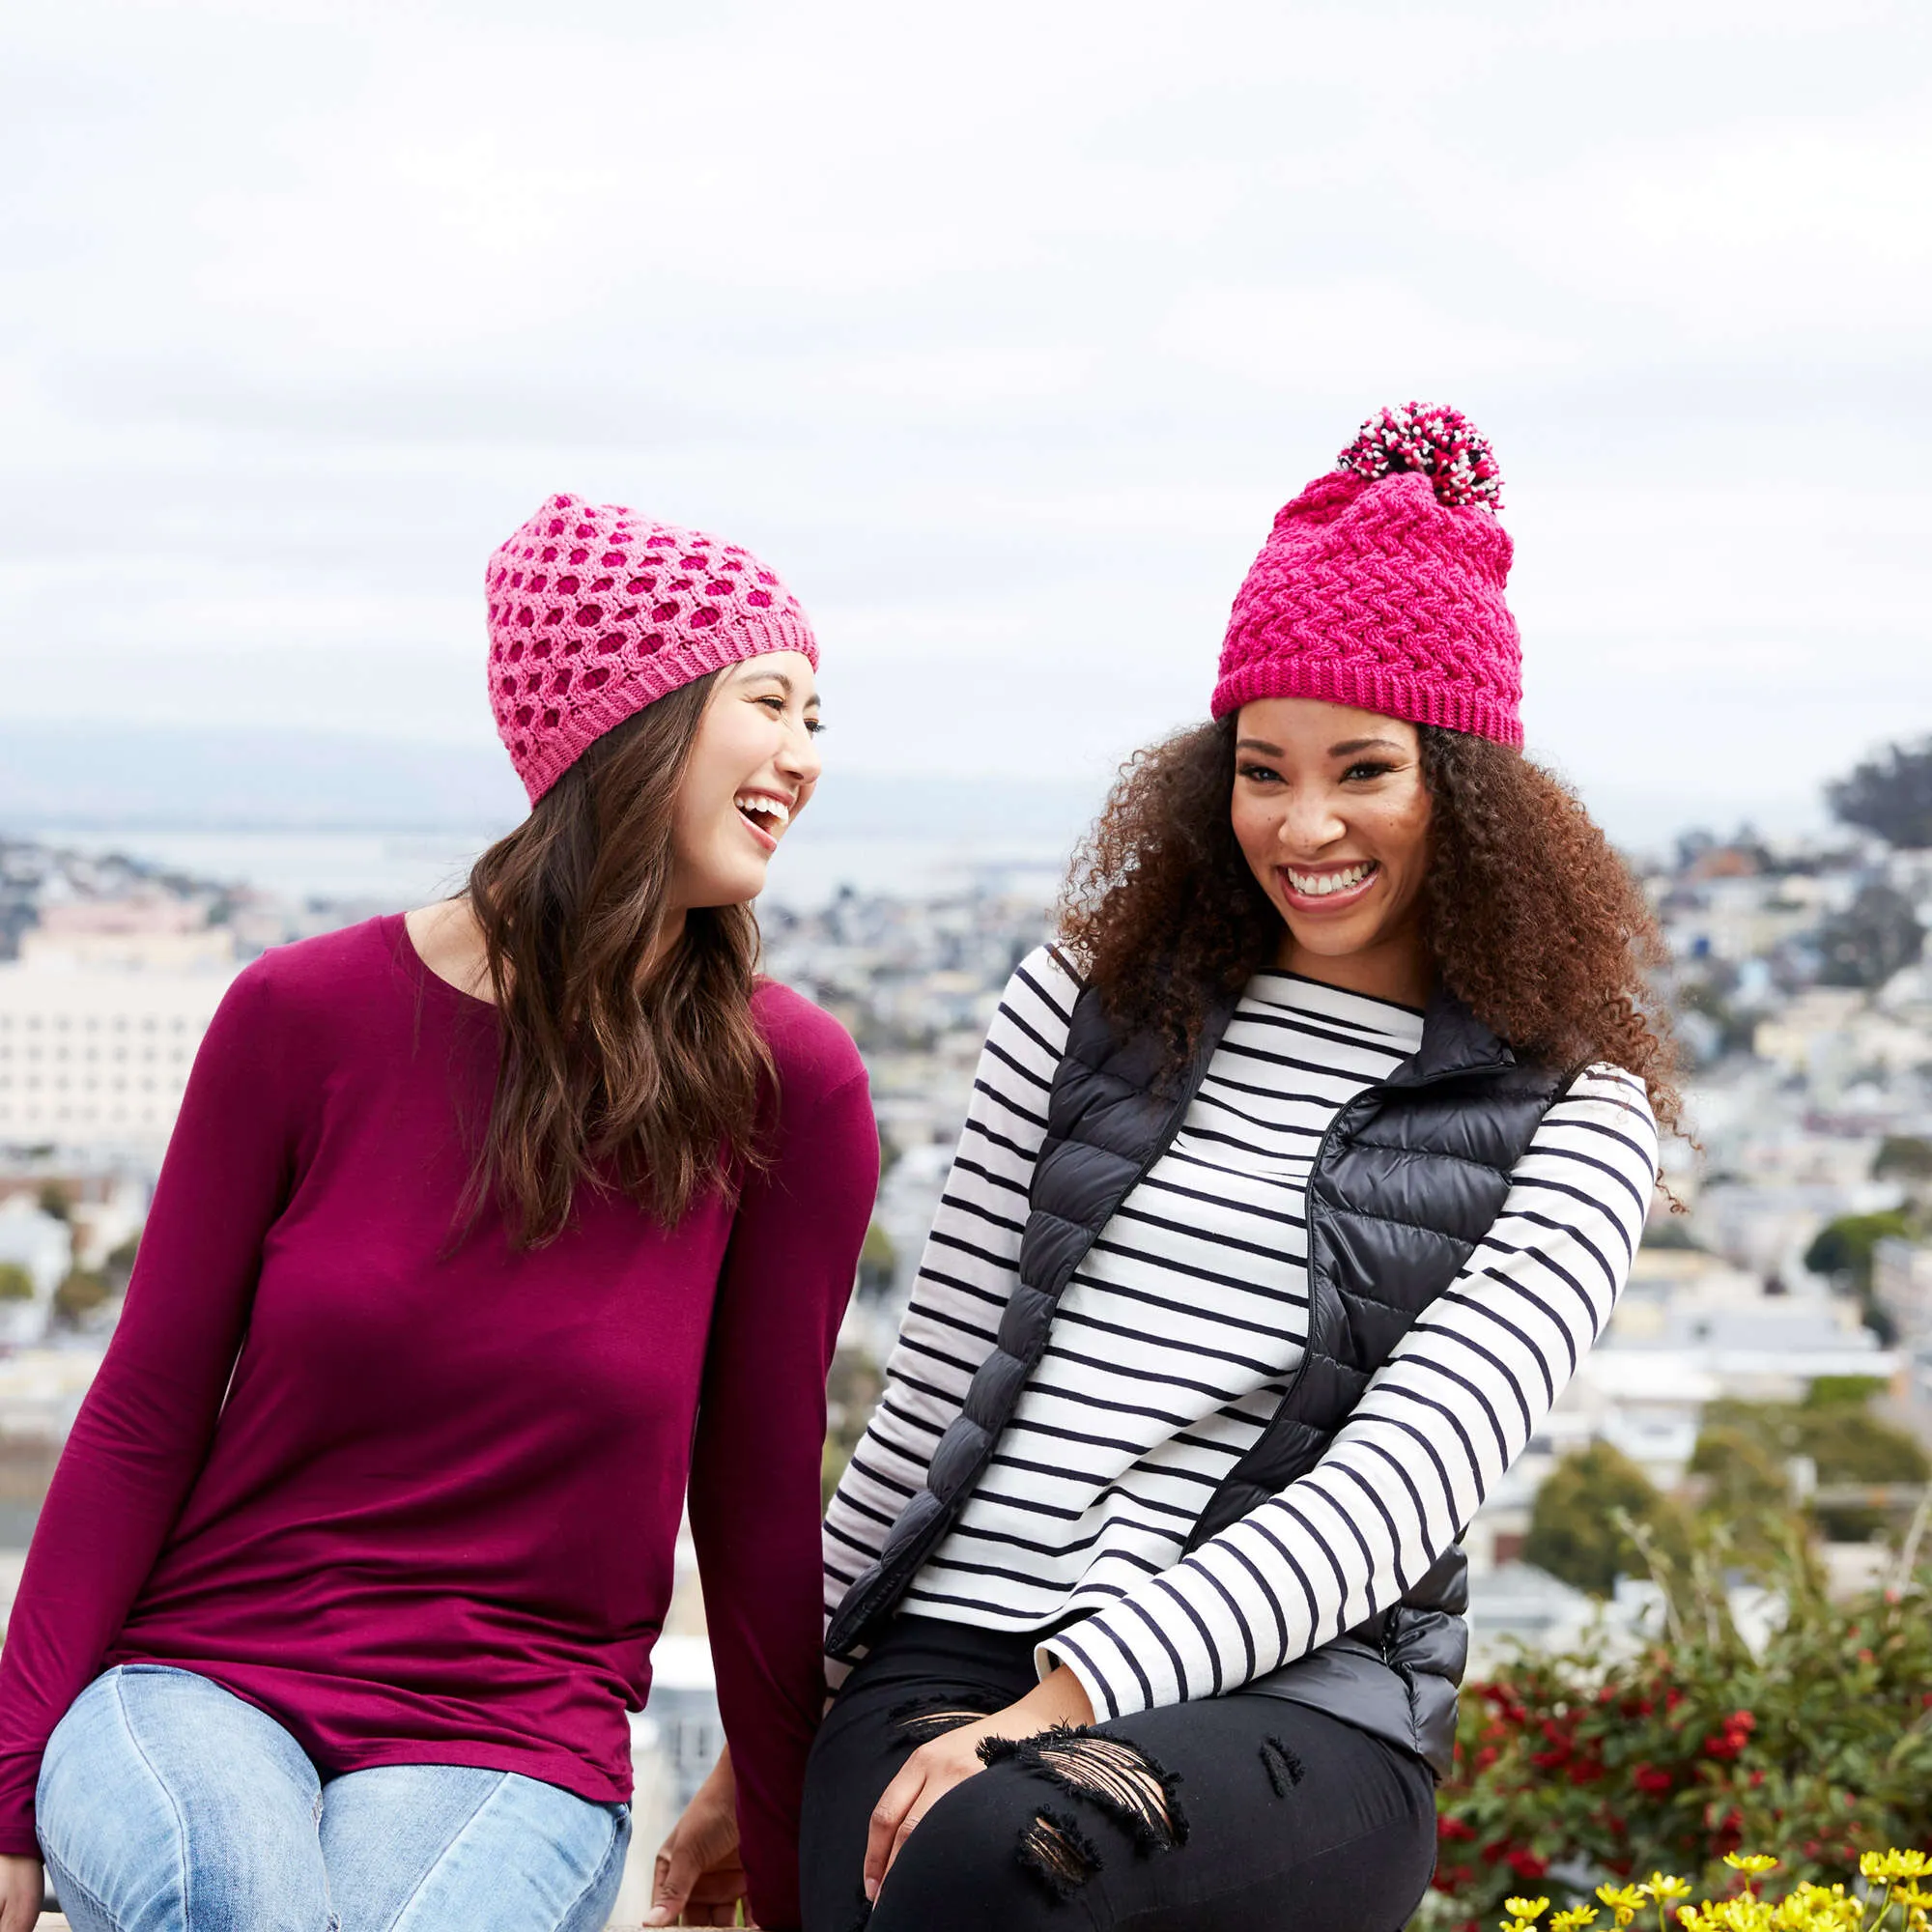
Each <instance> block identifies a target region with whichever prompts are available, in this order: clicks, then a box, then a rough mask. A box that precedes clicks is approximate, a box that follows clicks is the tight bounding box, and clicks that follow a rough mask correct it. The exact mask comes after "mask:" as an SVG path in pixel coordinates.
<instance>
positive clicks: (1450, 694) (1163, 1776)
mask: <svg viewBox="0 0 1932 1932" xmlns="http://www.w3.org/2000/svg"><path fill="white" fill-rule="evenodd" d="M1496 497H1497V488H1496V479H1495V466H1494V464H1493V462H1492V459H1491V458H1490V455H1489V452H1488V451H1487V449H1486V448H1485V447H1484V445H1483V444H1482V443H1481V442H1480V440H1477V439H1476V438H1475V436H1474V435H1473V433H1472V432H1471V431H1470V430H1469V429H1468V426H1467V425H1466V424H1465V423H1464V422H1463V419H1462V418H1461V417H1460V416H1458V415H1457V414H1456V413H1455V412H1452V411H1447V410H1437V409H1425V408H1422V407H1420V406H1417V405H1410V406H1409V407H1408V408H1407V409H1406V410H1402V411H1390V412H1383V414H1382V415H1381V416H1380V417H1378V418H1377V419H1376V420H1375V421H1373V422H1371V423H1370V424H1369V425H1368V426H1367V427H1366V428H1365V430H1364V432H1363V434H1362V436H1361V437H1360V438H1359V439H1358V440H1357V441H1356V442H1355V443H1353V444H1352V445H1351V446H1350V448H1349V449H1348V450H1347V451H1345V452H1344V454H1343V457H1342V459H1341V463H1340V467H1339V468H1338V469H1335V470H1334V471H1332V472H1330V473H1329V474H1326V475H1323V476H1321V477H1319V478H1318V479H1317V480H1316V481H1315V482H1314V483H1312V484H1311V485H1310V486H1309V487H1308V489H1306V490H1305V491H1303V492H1302V494H1301V495H1300V496H1299V497H1295V499H1294V500H1293V502H1291V503H1290V504H1289V505H1288V506H1287V507H1286V508H1285V509H1284V510H1283V511H1282V512H1281V513H1280V515H1279V516H1278V517H1277V518H1276V520H1275V524H1274V527H1273V530H1272V531H1271V533H1270V534H1269V536H1268V538H1267V541H1266V543H1265V544H1264V546H1263V549H1262V552H1261V554H1260V557H1259V558H1258V559H1257V561H1256V563H1255V565H1254V568H1253V569H1252V570H1251V571H1250V573H1249V575H1248V578H1247V580H1246V582H1244V583H1243V584H1242V586H1241V590H1240V593H1239V595H1238V596H1237V598H1236V602H1235V608H1234V615H1233V620H1232V622H1231V624H1230V627H1229V630H1228V635H1227V640H1226V643H1225V645H1224V647H1223V650H1222V655H1221V675H1220V681H1219V683H1218V685H1217V686H1216V688H1215V692H1214V696H1213V703H1212V714H1213V715H1212V722H1210V723H1208V724H1205V725H1200V726H1198V727H1196V728H1194V729H1191V730H1187V731H1183V732H1181V733H1180V734H1179V736H1178V737H1175V738H1172V739H1170V740H1169V741H1168V742H1166V743H1165V744H1162V745H1159V746H1156V747H1155V748H1153V749H1152V750H1151V751H1148V752H1145V753H1141V754H1140V755H1139V756H1138V757H1137V758H1135V759H1134V760H1133V761H1132V762H1131V763H1130V764H1129V765H1128V767H1127V768H1126V770H1125V772H1124V775H1123V776H1122V780H1121V781H1120V783H1119V784H1118V785H1117V787H1116V789H1115V791H1114V793H1113V795H1112V797H1111V799H1110V800H1109V802H1108V805H1107V809H1106V811H1105V814H1104V816H1103V817H1102V819H1101V820H1100V823H1099V825H1098V827H1097V829H1096V831H1095V832H1094V835H1093V838H1092V840H1091V842H1090V844H1089V846H1088V848H1087V850H1086V852H1085V854H1084V857H1083V860H1082V863H1081V865H1080V866H1079V867H1078V868H1077V869H1076V873H1075V877H1074V881H1073V885H1072V887H1071V890H1070V892H1069V895H1068V897H1067V900H1066V903H1065V907H1064V918H1063V925H1062V935H1061V939H1062V943H1061V944H1060V945H1059V946H1058V947H1054V948H1049V949H1044V950H1042V951H1040V952H1036V953H1035V954H1034V955H1033V956H1032V957H1030V958H1029V959H1027V960H1026V961H1025V962H1024V963H1023V964H1022V965H1021V966H1020V968H1019V970H1018V971H1017V972H1016V973H1015V974H1014V976H1013V979H1012V982H1011V984H1010V985H1009V988H1008V990H1007V993H1006V996H1005V999H1004V1001H1003V1003H1002V1005H1001V1007H1000V1009H999V1012H998V1014H997V1015H996V1017H995V1019H994V1021H993V1023H992V1028H991V1032H990V1035H989V1037H988V1039H987V1042H986V1049H985V1054H984V1057H983V1059H982V1060H981V1062H980V1073H979V1078H978V1081H977V1083H976V1086H975V1090H974V1095H973V1101H972V1107H971V1112H970V1116H969V1119H968V1121H967V1124H966V1130H965V1137H964V1139H963V1140H962V1142H961V1144H960V1148H959V1152H958V1156H957V1159H956V1160H955V1162H954V1164H953V1168H952V1177H951V1180H950V1182H949V1184H948V1186H947V1189H946V1193H945V1198H944V1200H943V1202H942V1205H941V1207H940V1208H939V1211H938V1215H937V1217H936V1219H935V1222H934V1225H933V1229H932V1234H931V1238H930V1241H929V1243H928V1245H927V1248H926V1250H925V1254H924V1258H923V1267H922V1269H921V1273H920V1277H919V1283H918V1288H917V1292H916V1293H915V1296H914V1298H913V1301H912V1305H911V1308H910V1310H909V1312H908V1313H907V1315H906V1318H905V1322H904V1326H903V1328H902V1329H901V1331H900V1337H899V1343H898V1347H897V1348H896V1350H895V1352H894V1354H893V1357H892V1360H891V1363H890V1365H889V1368H888V1374H887V1386H886V1391H885V1394H884V1397H883V1399H882V1401H881V1402H880V1405H879V1407H878V1411H877V1413H876V1415H875V1416H874V1417H873V1419H872V1422H871V1425H870V1427H869V1428H868V1430H867V1434H866V1436H865V1438H864V1440H863V1441H862V1442H861V1443H860V1445H859V1448H858V1452H857V1454H856V1455H855V1456H854V1457H853V1459H852V1463H851V1466H850V1468H849V1469H848V1470H847V1472H846V1474H845V1477H844V1479H843V1481H842V1482H841V1483H840V1484H839V1487H838V1494H837V1496H836V1497H835V1499H834V1501H833V1504H832V1508H831V1512H830V1515H829V1517H828V1519H827V1523H826V1571H827V1581H828V1609H829V1612H830V1628H829V1634H828V1644H827V1647H828V1650H829V1652H830V1653H831V1654H832V1656H833V1657H834V1658H835V1659H838V1660H843V1661H845V1662H852V1661H854V1660H857V1662H856V1667H854V1668H852V1669H851V1672H850V1674H849V1676H847V1677H845V1679H844V1682H843V1685H842V1688H841V1689H840V1690H839V1691H838V1696H837V1699H836V1701H835V1702H834V1704H833V1706H832V1709H831V1712H830V1715H829V1716H828V1718H827V1719H826V1721H825V1724H824V1725H823V1727H822V1728H821V1730H820V1732H819V1734H818V1738H817V1740H816V1742H815V1744H814V1746H813V1748H812V1758H811V1763H810V1771H809V1773H808V1777H807V1787H806V1810H805V1823H804V1872H803V1892H804V1902H805V1925H806V1927H807V1928H808V1932H848V1928H849V1927H851V1926H853V1925H854V1924H855V1923H857V1922H859V1921H860V1920H862V1919H863V1918H865V1917H866V1913H867V1904H868V1902H869V1903H870V1907H871V1910H870V1923H871V1927H872V1932H914V1928H916V1932H950V1929H951V1928H955V1927H956V1928H961V1932H965V1928H981V1927H986V1926H999V1927H1001V1928H1002V1932H1024V1928H1027V1927H1031V1926H1036V1925H1051V1924H1056V1923H1067V1922H1073V1921H1074V1920H1077V1921H1078V1922H1080V1923H1083V1924H1087V1923H1091V1924H1094V1925H1096V1926H1116V1925H1118V1926H1132V1927H1133V1928H1135V1932H1195V1928H1203V1932H1205V1928H1207V1927H1208V1926H1210V1925H1211V1926H1216V1927H1219V1926H1225V1925H1236V1924H1238V1925H1241V1926H1243V1927H1246V1928H1249V1932H1266V1928H1273V1927H1281V1928H1287V1927H1290V1926H1293V1928H1295V1932H1345V1928H1347V1932H1355V1928H1359V1932H1395V1928H1396V1927H1398V1926H1400V1925H1401V1924H1402V1923H1403V1922H1404V1920H1405V1919H1406V1917H1407V1915H1408V1914H1409V1912H1410V1910H1411V1909H1412V1908H1413V1906H1414V1905H1415V1903H1416V1902H1417V1900H1418V1899H1419V1898H1420V1897H1421V1895H1422V1892H1423V1890H1424V1888H1425V1887H1426V1885H1427V1883H1428V1880H1429V1877H1430V1871H1431V1866H1432V1861H1433V1859H1434V1854H1435V1806H1434V1802H1433V1779H1434V1778H1435V1777H1437V1776H1441V1775H1442V1774H1443V1773H1444V1772H1445V1771H1446V1770H1447V1768H1448V1764H1449V1757H1450V1751H1451V1748H1452V1741H1453V1732H1454V1719H1455V1698H1456V1685H1457V1682H1458V1680H1459V1678H1460V1676H1461V1673H1462V1668H1463V1657H1464V1652H1465V1648H1466V1631H1465V1626H1464V1624H1463V1618H1462V1614H1461V1612H1462V1610H1463V1605H1464V1603H1465V1601H1466V1591H1465V1588H1464V1582H1463V1577H1464V1565H1463V1556H1462V1553H1461V1550H1460V1549H1459V1548H1458V1542H1457V1539H1458V1537H1459V1535H1460V1533H1461V1531H1462V1529H1463V1526H1464V1525H1465V1524H1466V1523H1467V1522H1468V1520H1469V1519H1470V1517H1471V1516H1472V1515H1473V1513H1474V1512H1475V1511H1476V1509H1477V1508H1478V1507H1479V1506H1480V1505H1481V1503H1482V1501H1483V1498H1484V1496H1485V1495H1486V1494H1487V1493H1489V1492H1491V1491H1492V1489H1493V1488H1494V1486H1495V1484H1496V1483H1497V1482H1498V1481H1499V1480H1500V1478H1501V1477H1502V1475H1503V1473H1504V1471H1505V1470H1507V1469H1508V1468H1509V1466H1510V1464H1511V1463H1513V1462H1514V1461H1515V1460H1516V1458H1517V1457H1518V1456H1520V1454H1521V1453H1522V1450H1523V1447H1524V1445H1525V1444H1526V1443H1527V1441H1528V1440H1529V1438H1530V1436H1531V1435H1532V1434H1533V1433H1534V1432H1535V1431H1536V1429H1537V1428H1538V1427H1539V1426H1540V1424H1541V1423H1542V1421H1543V1418H1544V1417H1545V1415H1546V1414H1547V1413H1548V1409H1549V1407H1550V1406H1551V1404H1552V1403H1553V1402H1554V1401H1555V1400H1556V1397H1557V1395H1558V1393H1559V1391H1560V1390H1561V1389H1562V1387H1563V1386H1564V1383H1565V1382H1566V1380H1567V1379H1568V1378H1569V1377H1570V1376H1571V1375H1572V1373H1573V1372H1574V1371H1575V1369H1576V1367H1577V1360H1578V1358H1579V1357H1580V1356H1581V1354H1582V1353H1583V1351H1584V1350H1587V1349H1588V1348H1589V1347H1590V1346H1591V1344H1592V1342H1593V1341H1594V1340H1595V1339H1596V1337H1597V1336H1598V1334H1600V1333H1601V1332H1602V1330H1603V1327H1604V1323H1605V1321H1606V1319H1607V1318H1608V1316H1609V1313H1610V1309H1611V1305H1612V1303H1613V1302H1614V1300H1615V1298H1616V1296H1617V1293H1618V1292H1619V1290H1620V1289H1621V1288H1622V1285H1623V1282H1624V1278H1625V1275H1626V1273H1627V1271H1628V1268H1629V1265H1630V1261H1631V1256H1632V1251H1633V1249H1634V1246H1635V1243H1636V1240H1637V1237H1638V1234H1639V1232H1640V1230H1641V1227H1642V1224H1643V1220H1644V1217H1645V1214H1646V1211H1647V1209H1648V1208H1649V1205H1650V1202H1651V1199H1652V1194H1653V1189H1654V1186H1655V1182H1656V1173H1657V1122H1660V1121H1662V1122H1664V1123H1666V1124H1668V1123H1671V1122H1674V1121H1675V1119H1676V1114H1677V1095H1676V1093H1675V1092H1674V1090H1673V1088H1672V1085H1671V1049H1670V1043H1669V1040H1668V1038H1667V1036H1666V1035H1665V1033H1664V1030H1663V1026H1662V1020H1661V1018H1660V1017H1659V1011H1658V1008H1657V1005H1656V1002H1655V1000H1654V999H1653V998H1652V996H1651V993H1650V991H1649V988H1648V986H1647V983H1646V979H1645V973H1646V969H1647V968H1648V967H1649V966H1651V965H1653V964H1654V963H1655V962H1656V960H1657V956H1658V941H1657V937H1656V931H1655V927H1654V925H1653V923H1652V921H1651V918H1650V915H1649V913H1648V911H1647V909H1646V907H1645V904H1644V901H1643V899H1642V897H1641V895H1640V894H1639V892H1638V891H1637V889H1636V887H1635V885H1634V882H1633V881H1632V879H1631V877H1630V875H1629V874H1628V873H1627V872H1626V870H1625V869H1624V867H1623V866H1622V865H1621V864H1620V863H1619V861H1618V860H1617V858H1616V856H1615V855H1614V854H1613V852H1612V851H1611V850H1610V847H1609V846H1608V844H1607V843H1606V842H1605V838H1604V837H1603V835H1602V834H1601V833H1600V832H1599V831H1598V830H1597V828H1596V827H1595V826H1594V825H1593V824H1592V823H1591V822H1590V820H1589V818H1588V816H1587V815H1586V814H1585V812H1584V810H1583V809H1582V807H1581V806H1580V805H1579V804H1578V803H1577V800H1576V799H1575V798H1574V797H1573V796H1572V795H1571V794H1570V793H1569V792H1568V791H1566V790H1565V789H1564V787H1563V786H1562V785H1561V784H1560V783H1559V782H1558V781H1556V780H1555V779H1553V778H1552V777H1550V776H1549V775H1548V773H1546V772H1544V771H1542V770H1540V769H1539V768H1538V767H1537V766H1536V765H1534V764H1532V763H1530V762H1529V761H1528V760H1527V759H1526V758H1524V757H1523V756H1522V755H1521V753H1520V749H1519V747H1520V743H1521V727H1520V724H1519V722H1518V702H1519V696H1520V657H1519V651H1518V644H1517V635H1516V627H1515V624H1514V622H1513V621H1512V619H1511V616H1510V613H1509V611H1508V608H1507V606H1506V605H1505V602H1504V598H1503V584H1504V579H1505V576H1506V573H1507V569H1508V564H1509V559H1510V549H1511V547H1510V541H1509V538H1508V537H1507V536H1506V535H1505V534H1504V532H1503V530H1502V528H1501V526H1500V525H1499V524H1498V523H1497V521H1496V516H1495V509H1496ZM1064 1902H1070V1903H1071V1906H1072V1910H1071V1911H1070V1912H1068V1911H1066V1910H1065V1904H1064Z"/></svg>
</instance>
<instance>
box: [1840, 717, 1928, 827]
mask: <svg viewBox="0 0 1932 1932" xmlns="http://www.w3.org/2000/svg"><path fill="white" fill-rule="evenodd" d="M1825 797H1826V799H1827V801H1828V802H1829V803H1830V805H1831V808H1832V812H1833V816H1834V817H1836V818H1838V819H1840V820H1842V821H1843V822H1844V823H1845V824H1847V825H1856V826H1858V827H1859V828H1860V829H1861V830H1862V831H1865V832H1876V833H1877V834H1878V836H1879V837H1880V838H1883V839H1884V840H1885V841H1886V843H1887V844H1888V845H1904V846H1907V847H1911V848H1914V849H1918V848H1922V847H1924V846H1928V845H1932V738H1922V739H1920V740H1919V741H1918V743H1917V744H1910V745H1888V746H1887V747H1886V748H1885V750H1884V751H1883V752H1882V753H1880V754H1879V755H1878V756H1877V757H1875V758H1868V759H1866V761H1865V762H1864V763H1863V764H1861V765H1859V766H1858V767H1856V768H1855V769H1854V770H1853V772H1852V773H1851V775H1850V777H1848V778H1843V779H1839V780H1838V781H1835V782H1834V783H1832V784H1828V785H1827V786H1826V787H1825Z"/></svg>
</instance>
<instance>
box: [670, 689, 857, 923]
mask: <svg viewBox="0 0 1932 1932" xmlns="http://www.w3.org/2000/svg"><path fill="white" fill-rule="evenodd" d="M818 728H819V726H818V692H817V689H816V687H815V685H814V683H813V681H812V670H811V660H810V658H808V657H806V656H805V655H804V654H803V653H802V652H799V651H773V652H771V653H770V654H769V655H767V656H765V657H759V658H752V659H750V660H749V661H748V662H746V663H744V664H740V665H734V666H733V667H732V668H730V669H729V670H728V671H726V672H725V674H724V676H722V677H721V678H720V679H719V680H718V683H717V686H716V688H715V689H714V690H713V691H712V693H711V696H710V701H709V702H708V703H707V704H706V706H705V709H704V718H703V721H702V722H701V723H700V724H699V725H698V727H697V736H696V740H695V741H694V742H693V744H692V748H691V756H690V761H689V762H688V763H687V765H686V766H685V771H684V780H683V782H682V783H681V784H680V786H679V788H678V795H677V807H676V817H675V822H674V824H673V827H672V832H671V885H670V898H671V901H672V903H673V905H674V906H675V907H676V908H677V909H678V910H679V911H688V910H691V909H693V908H695V907H697V906H722V905H744V904H745V903H747V902H748V901H749V900H751V899H754V898H756V897H757V895H759V894H760V893H761V892H763V891H764V889H765V867H766V866H767V865H768V864H769V863H770V860H771V856H772V854H773V853H774V852H776V851H777V850H778V848H779V840H780V839H781V838H783V837H784V834H785V828H786V827H787V826H788V825H789V824H790V823H791V821H792V820H793V819H794V818H796V817H797V816H798V814H799V813H800V812H801V811H802V810H805V807H806V804H807V802H808V801H809V800H810V797H811V794H812V790H813V788H814V787H815V786H816V785H817V783H818V774H819V770H820V766H821V760H820V758H819V754H818V748H817V746H816V745H815V744H814V743H813V742H812V741H813V740H814V739H815V738H816V737H817V735H818Z"/></svg>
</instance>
